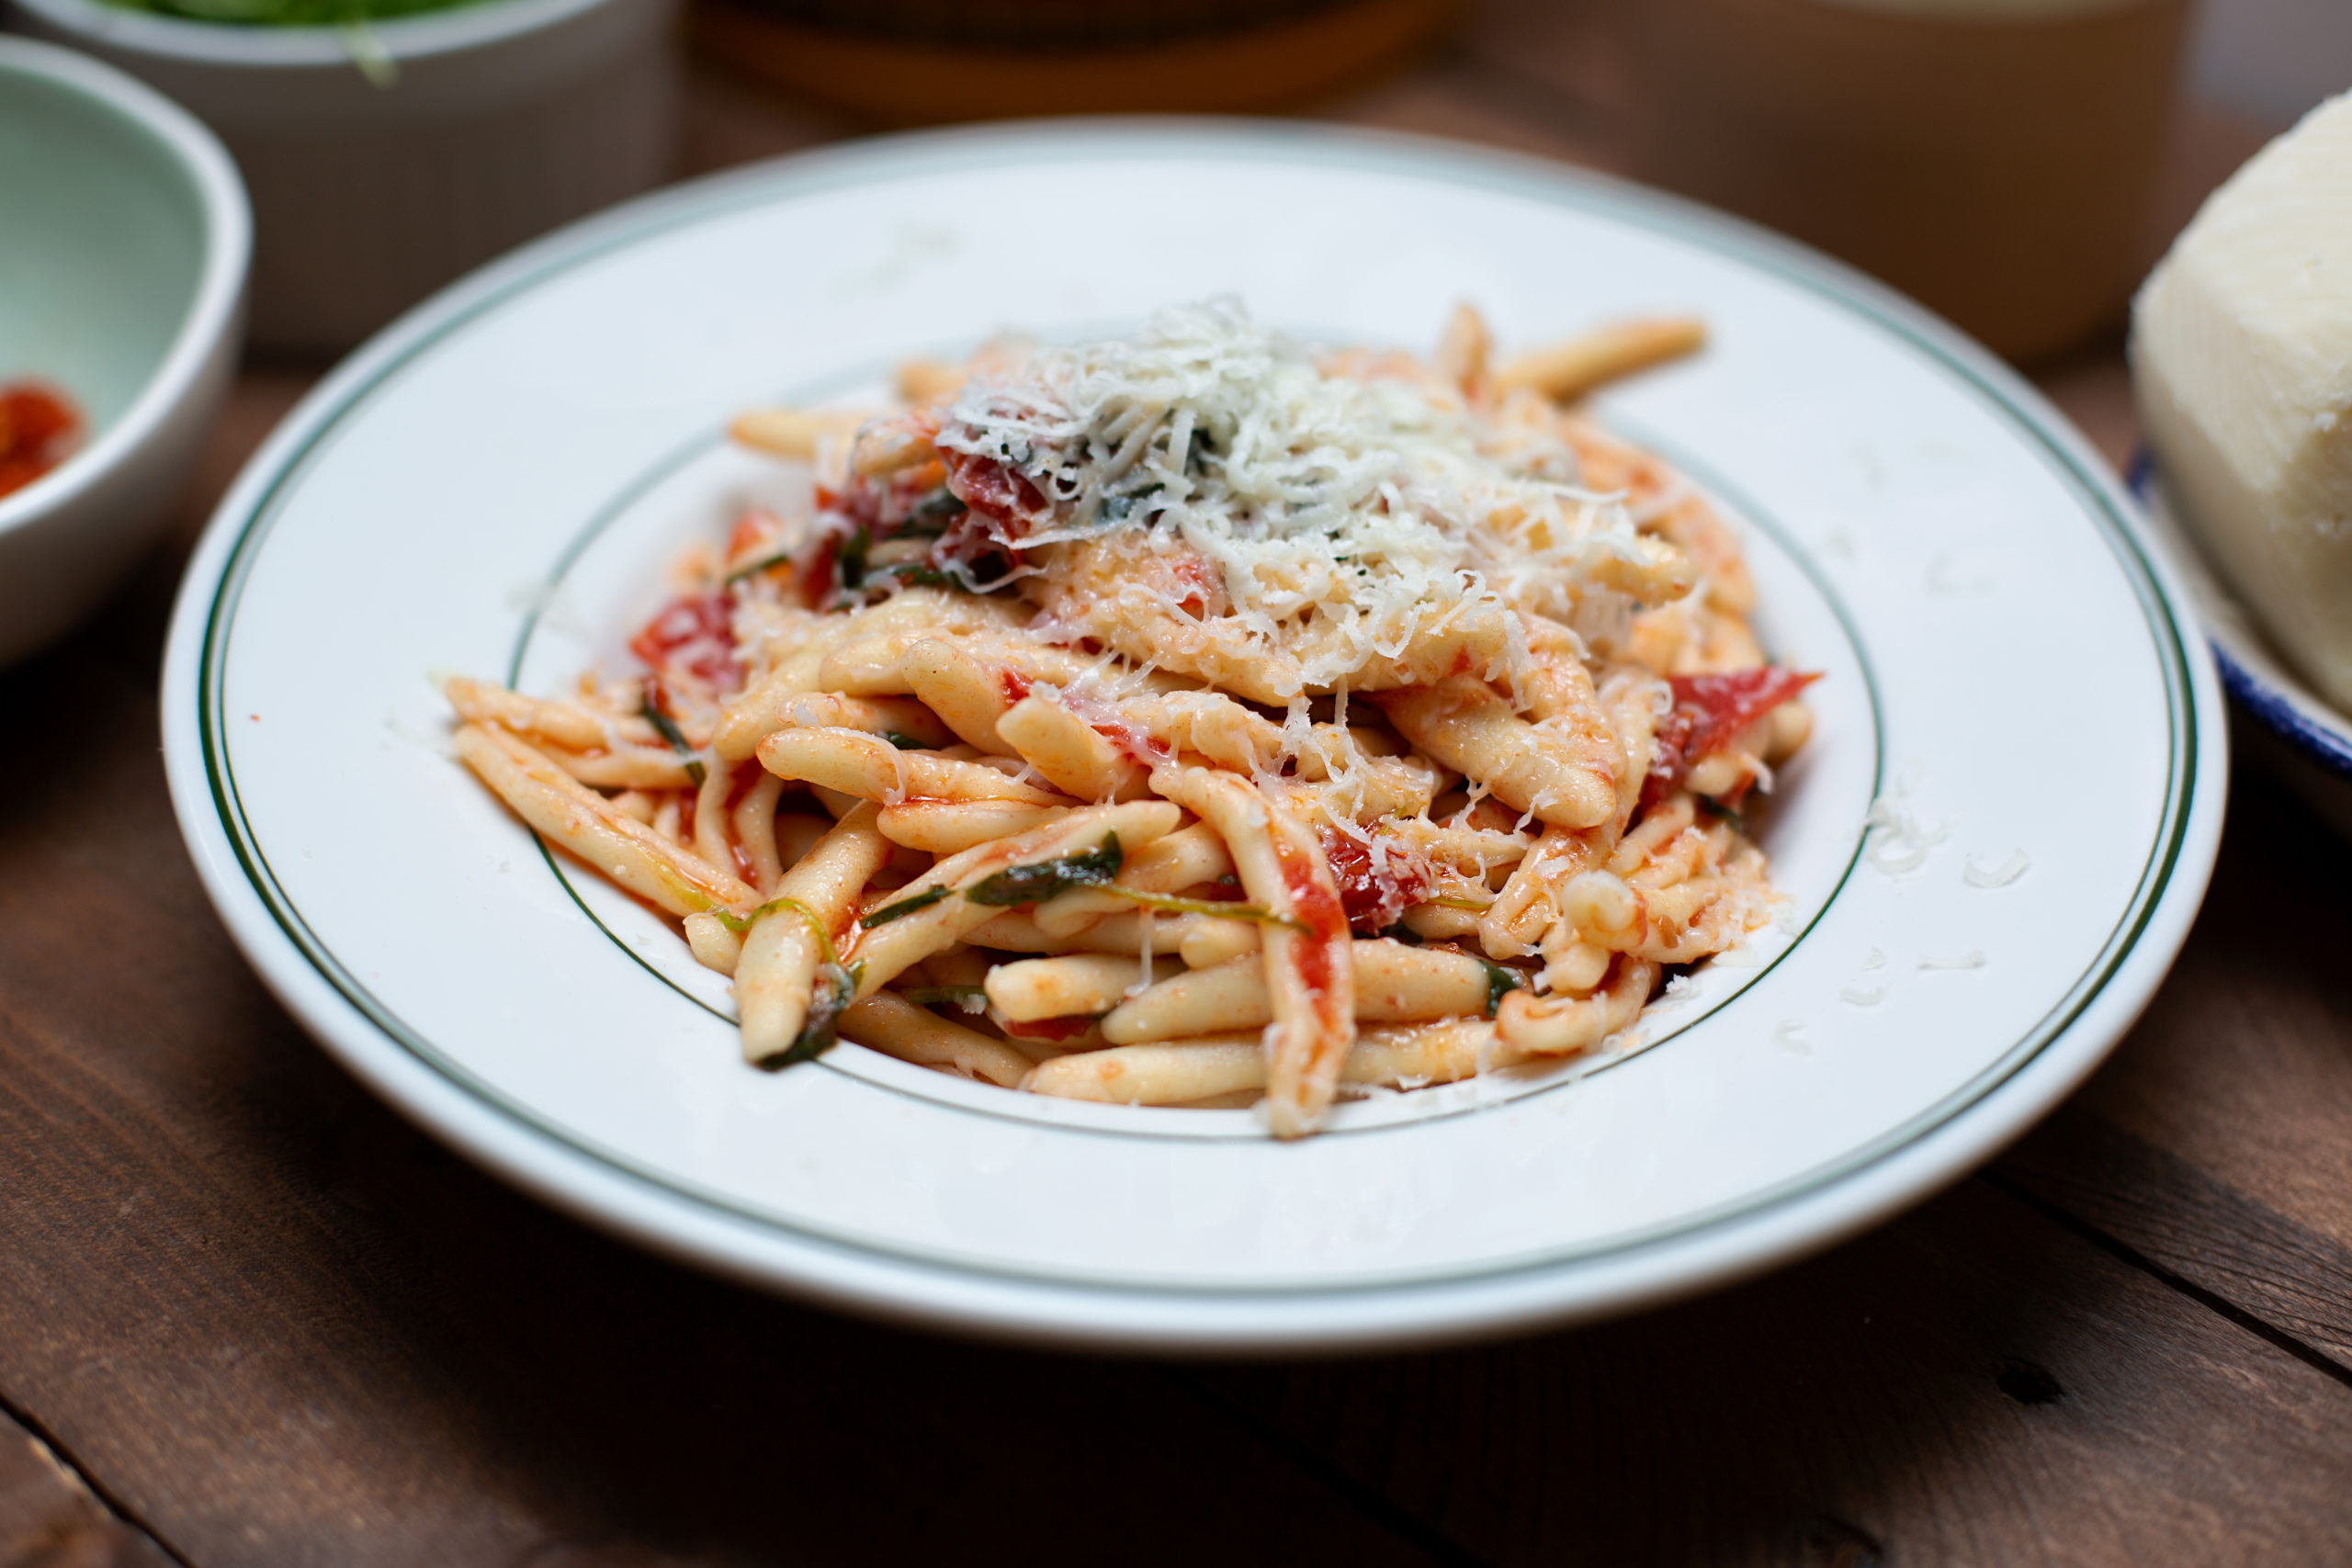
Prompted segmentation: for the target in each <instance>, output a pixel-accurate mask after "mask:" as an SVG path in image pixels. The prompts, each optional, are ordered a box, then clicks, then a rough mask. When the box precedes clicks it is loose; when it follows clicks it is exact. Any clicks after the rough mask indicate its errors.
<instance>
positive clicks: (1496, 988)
mask: <svg viewBox="0 0 2352 1568" xmlns="http://www.w3.org/2000/svg"><path fill="white" fill-rule="evenodd" d="M1470 956H1471V957H1473V958H1476V959H1477V960H1478V963H1479V964H1480V965H1481V966H1483V967H1484V968H1485V969H1486V971H1487V1017H1488V1018H1492V1017H1494V1016H1495V1010H1496V1009H1497V1008H1498V1007H1500V1006H1502V1005H1503V998H1505V997H1507V996H1509V995H1510V993H1511V992H1513V991H1523V990H1525V989H1526V988H1527V976H1524V975H1521V973H1520V972H1519V971H1518V970H1516V969H1508V968H1505V967H1504V966H1503V965H1502V964H1498V963H1496V962H1495V961H1494V960H1493V959H1491V958H1487V957H1485V956H1483V955H1481V954H1479V953H1472V954H1471V955H1470Z"/></svg>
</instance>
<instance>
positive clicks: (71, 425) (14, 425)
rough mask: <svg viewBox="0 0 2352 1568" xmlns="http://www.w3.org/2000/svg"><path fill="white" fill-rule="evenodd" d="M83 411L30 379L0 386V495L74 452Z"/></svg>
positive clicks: (16, 488)
mask: <svg viewBox="0 0 2352 1568" xmlns="http://www.w3.org/2000/svg"><path fill="white" fill-rule="evenodd" d="M80 434H82V413H81V411H80V410H79V409H76V408H75V407H74V404H73V403H72V402H71V401H69V400H67V399H66V398H65V396H64V395H63V394H62V393H60V392H56V391H52V390H51V389H49V388H47V387H43V386H40V385H39V384H37V383H35V382H31V381H16V382H11V383H9V384H8V385H6V386H5V387H0V495H6V494H7V493H8V492H9V491H15V490H22V489H23V488H24V487H25V486H27V485H28V484H30V483H32V482H33V481H34V480H35V479H39V478H40V477H41V475H43V474H45V473H47V472H49V470H50V469H51V468H55V467H57V465H58V464H60V463H62V462H63V461H65V459H66V458H67V457H70V456H72V455H73V451H74V441H75V439H76V438H77V437H78V436H79V435H80Z"/></svg>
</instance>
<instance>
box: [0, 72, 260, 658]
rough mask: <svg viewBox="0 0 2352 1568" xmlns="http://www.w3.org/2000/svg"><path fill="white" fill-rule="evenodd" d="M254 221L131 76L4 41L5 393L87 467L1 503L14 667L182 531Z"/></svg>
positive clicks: (178, 114)
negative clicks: (32, 381) (164, 530)
mask: <svg viewBox="0 0 2352 1568" xmlns="http://www.w3.org/2000/svg"><path fill="white" fill-rule="evenodd" d="M252 241H253V226H252V219H251V217H250V215H249V213H248V211H247V209H246V206H245V193H244V188H243V186H241V185H240V184H239V183H238V180H237V171H236V169H235V167H234V166H233V165H232V164H231V163H230V161H229V155H228V154H227V152H224V151H222V149H221V146H220V142H219V141H217V140H216V139H215V138H214V137H213V136H212V134H211V133H210V132H209V131H208V130H205V129H204V127H203V126H202V125H200V124H198V122H197V121H196V120H195V119H193V118H190V117H189V116H188V115H187V113H186V112H185V111H183V110H181V109H180V108H178V107H175V106H174V105H173V104H171V103H169V102H168V101H166V100H165V99H164V98H163V97H161V96H158V95H157V94H155V93H153V92H151V91H150V90H148V89H147V88H145V87H142V86H141V85H139V84H138V83H136V82H134V81H132V80H130V78H129V77H127V76H125V75H123V74H122V73H120V72H118V71H113V70H109V69H108V68H107V67H106V66H104V65H100V64H98V63H96V62H94V61H90V60H86V59H84V58H82V57H81V56H79V55H76V54H74V53H72V52H70V51H65V50H62V49H53V48H51V47H50V46H48V45H46V44H40V43H34V42H30V41H28V40H26V39H11V38H5V37H0V382H5V381H10V380H14V379H16V378H20V377H22V378H36V379H38V380H40V381H43V382H47V383H50V384H51V385H53V386H55V387H57V388H59V389H62V390H63V391H64V392H65V393H67V394H68V396H70V397H71V399H72V400H74V403H76V404H77V405H78V406H79V407H80V409H81V411H82V413H83V415H84V416H85V419H86V421H87V424H86V426H85V432H84V434H83V437H82V444H81V446H80V449H79V450H78V451H76V452H75V453H74V455H73V456H72V457H68V458H67V459H66V460H65V461H64V462H62V463H61V464H60V465H59V466H58V467H56V468H52V469H51V470H50V471H49V472H48V473H46V474H44V475H43V476H41V477H40V479H35V480H34V481H33V482H32V483H30V484H29V485H27V486H25V487H24V488H23V489H20V490H17V491H13V492H11V493H9V494H7V495H5V496H0V663H6V662H8V661H10V660H15V659H17V658H18V657H20V656H22V655H23V654H25V653H28V652H29V651H30V650H31V649H34V648H37V647H39V646H40V644H41V643H43V642H46V641H47V640H49V639H50V638H51V637H54V636H56V635H57V634H58V633H60V632H62V631H63V630H64V629H65V628H66V627H67V626H70V625H72V624H73V623H74V621H75V620H77V619H78V618H80V616H81V615H83V614H84V612H85V611H87V610H88V609H89V608H90V607H91V606H93V605H94V604H96V603H97V602H98V601H99V600H100V599H101V598H103V597H104V596H105V594H106V593H107V591H108V590H109V589H111V588H112V587H113V586H114V585H115V584H116V583H117V582H118V581H120V580H121V578H122V577H123V575H124V574H125V573H126V572H127V571H128V570H129V569H130V566H131V565H132V563H134V562H135V561H136V560H137V559H138V558H139V556H140V553H141V548H142V547H144V546H145V545H146V544H147V543H148V542H149V541H150V540H151V539H152V538H153V536H154V535H155V532H156V530H157V529H158V528H159V527H160V526H161V525H163V524H164V521H165V520H166V519H167V518H168V517H169V516H170V514H171V509H172V506H173V503H174V502H176V501H177V500H178V499H179V494H180V491H181V489H182V487H183V485H184V484H185V483H186V482H187V478H188V474H189V471H190V469H191V468H192V467H193V466H194V464H195V461H196V457H197V454H198V446H199V445H200V443H201V442H202V440H203V438H204V434H205V432H206V430H207V429H208V428H209V426H210V424H211V423H212V417H213V414H214V412H216V410H217V409H218V408H219V406H220V398H221V394H222V392H223V391H224V390H225V389H226V388H227V385H228V379H229V376H230V373H231V372H232V370H233V369H234V368H235V366H236V359H237V345H238V340H239V327H240V318H241V306H242V302H243V292H244V285H245V269H246V264H247V261H248V259H249V258H250V256H251V254H252Z"/></svg>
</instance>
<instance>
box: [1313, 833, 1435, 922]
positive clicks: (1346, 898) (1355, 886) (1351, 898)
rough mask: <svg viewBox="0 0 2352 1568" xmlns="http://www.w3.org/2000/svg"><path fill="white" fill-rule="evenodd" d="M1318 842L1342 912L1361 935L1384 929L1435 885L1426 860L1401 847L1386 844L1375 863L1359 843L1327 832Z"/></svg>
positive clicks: (1401, 916) (1370, 853)
mask: <svg viewBox="0 0 2352 1568" xmlns="http://www.w3.org/2000/svg"><path fill="white" fill-rule="evenodd" d="M1322 839H1323V858H1324V859H1325V860H1327V861H1329V862H1330V863H1331V879H1332V880H1333V881H1334V882H1336V883H1338V884H1339V885H1340V908H1341V909H1343V910H1345V911H1346V912H1347V918H1348V925H1349V927H1350V928H1351V930H1353V931H1356V932H1357V934H1359V935H1362V936H1378V935H1379V934H1380V933H1381V932H1382V931H1386V930H1388V928H1389V927H1391V926H1393V925H1395V924H1396V923H1397V921H1398V920H1400V919H1404V916H1405V910H1406V909H1407V908H1408V907H1409V906H1411V905H1414V904H1418V903H1419V902H1420V901H1421V900H1422V899H1424V898H1426V897H1429V893H1430V888H1431V887H1432V886H1435V885H1436V881H1437V878H1436V875H1435V874H1434V873H1433V872H1431V871H1430V865H1429V862H1428V861H1427V860H1426V859H1424V858H1423V857H1422V856H1420V855H1419V854H1417V853H1414V852H1411V851H1408V850H1407V849H1406V848H1405V847H1404V846H1403V845H1401V844H1393V843H1392V844H1390V845H1389V846H1388V847H1387V850H1386V852H1385V853H1384V854H1382V855H1381V857H1380V860H1379V863H1377V864H1375V863H1374V859H1373V853H1372V846H1370V845H1369V844H1366V843H1363V841H1361V840H1357V839H1354V838H1351V837H1350V836H1349V835H1348V834H1345V833H1341V832H1339V831H1336V830H1335V829H1329V828H1326V829H1323V832H1322Z"/></svg>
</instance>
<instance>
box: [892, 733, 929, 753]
mask: <svg viewBox="0 0 2352 1568" xmlns="http://www.w3.org/2000/svg"><path fill="white" fill-rule="evenodd" d="M882 739H885V740H888V742H889V743H890V744H891V745H893V746H895V747H897V748H898V749H899V750H901V751H928V750H931V748H930V747H928V746H925V745H924V744H923V743H922V741H920V740H918V739H915V738H914V737H913V736H911V735H901V734H899V732H898V731H897V730H895V729H886V730H884V731H883V732H882Z"/></svg>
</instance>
